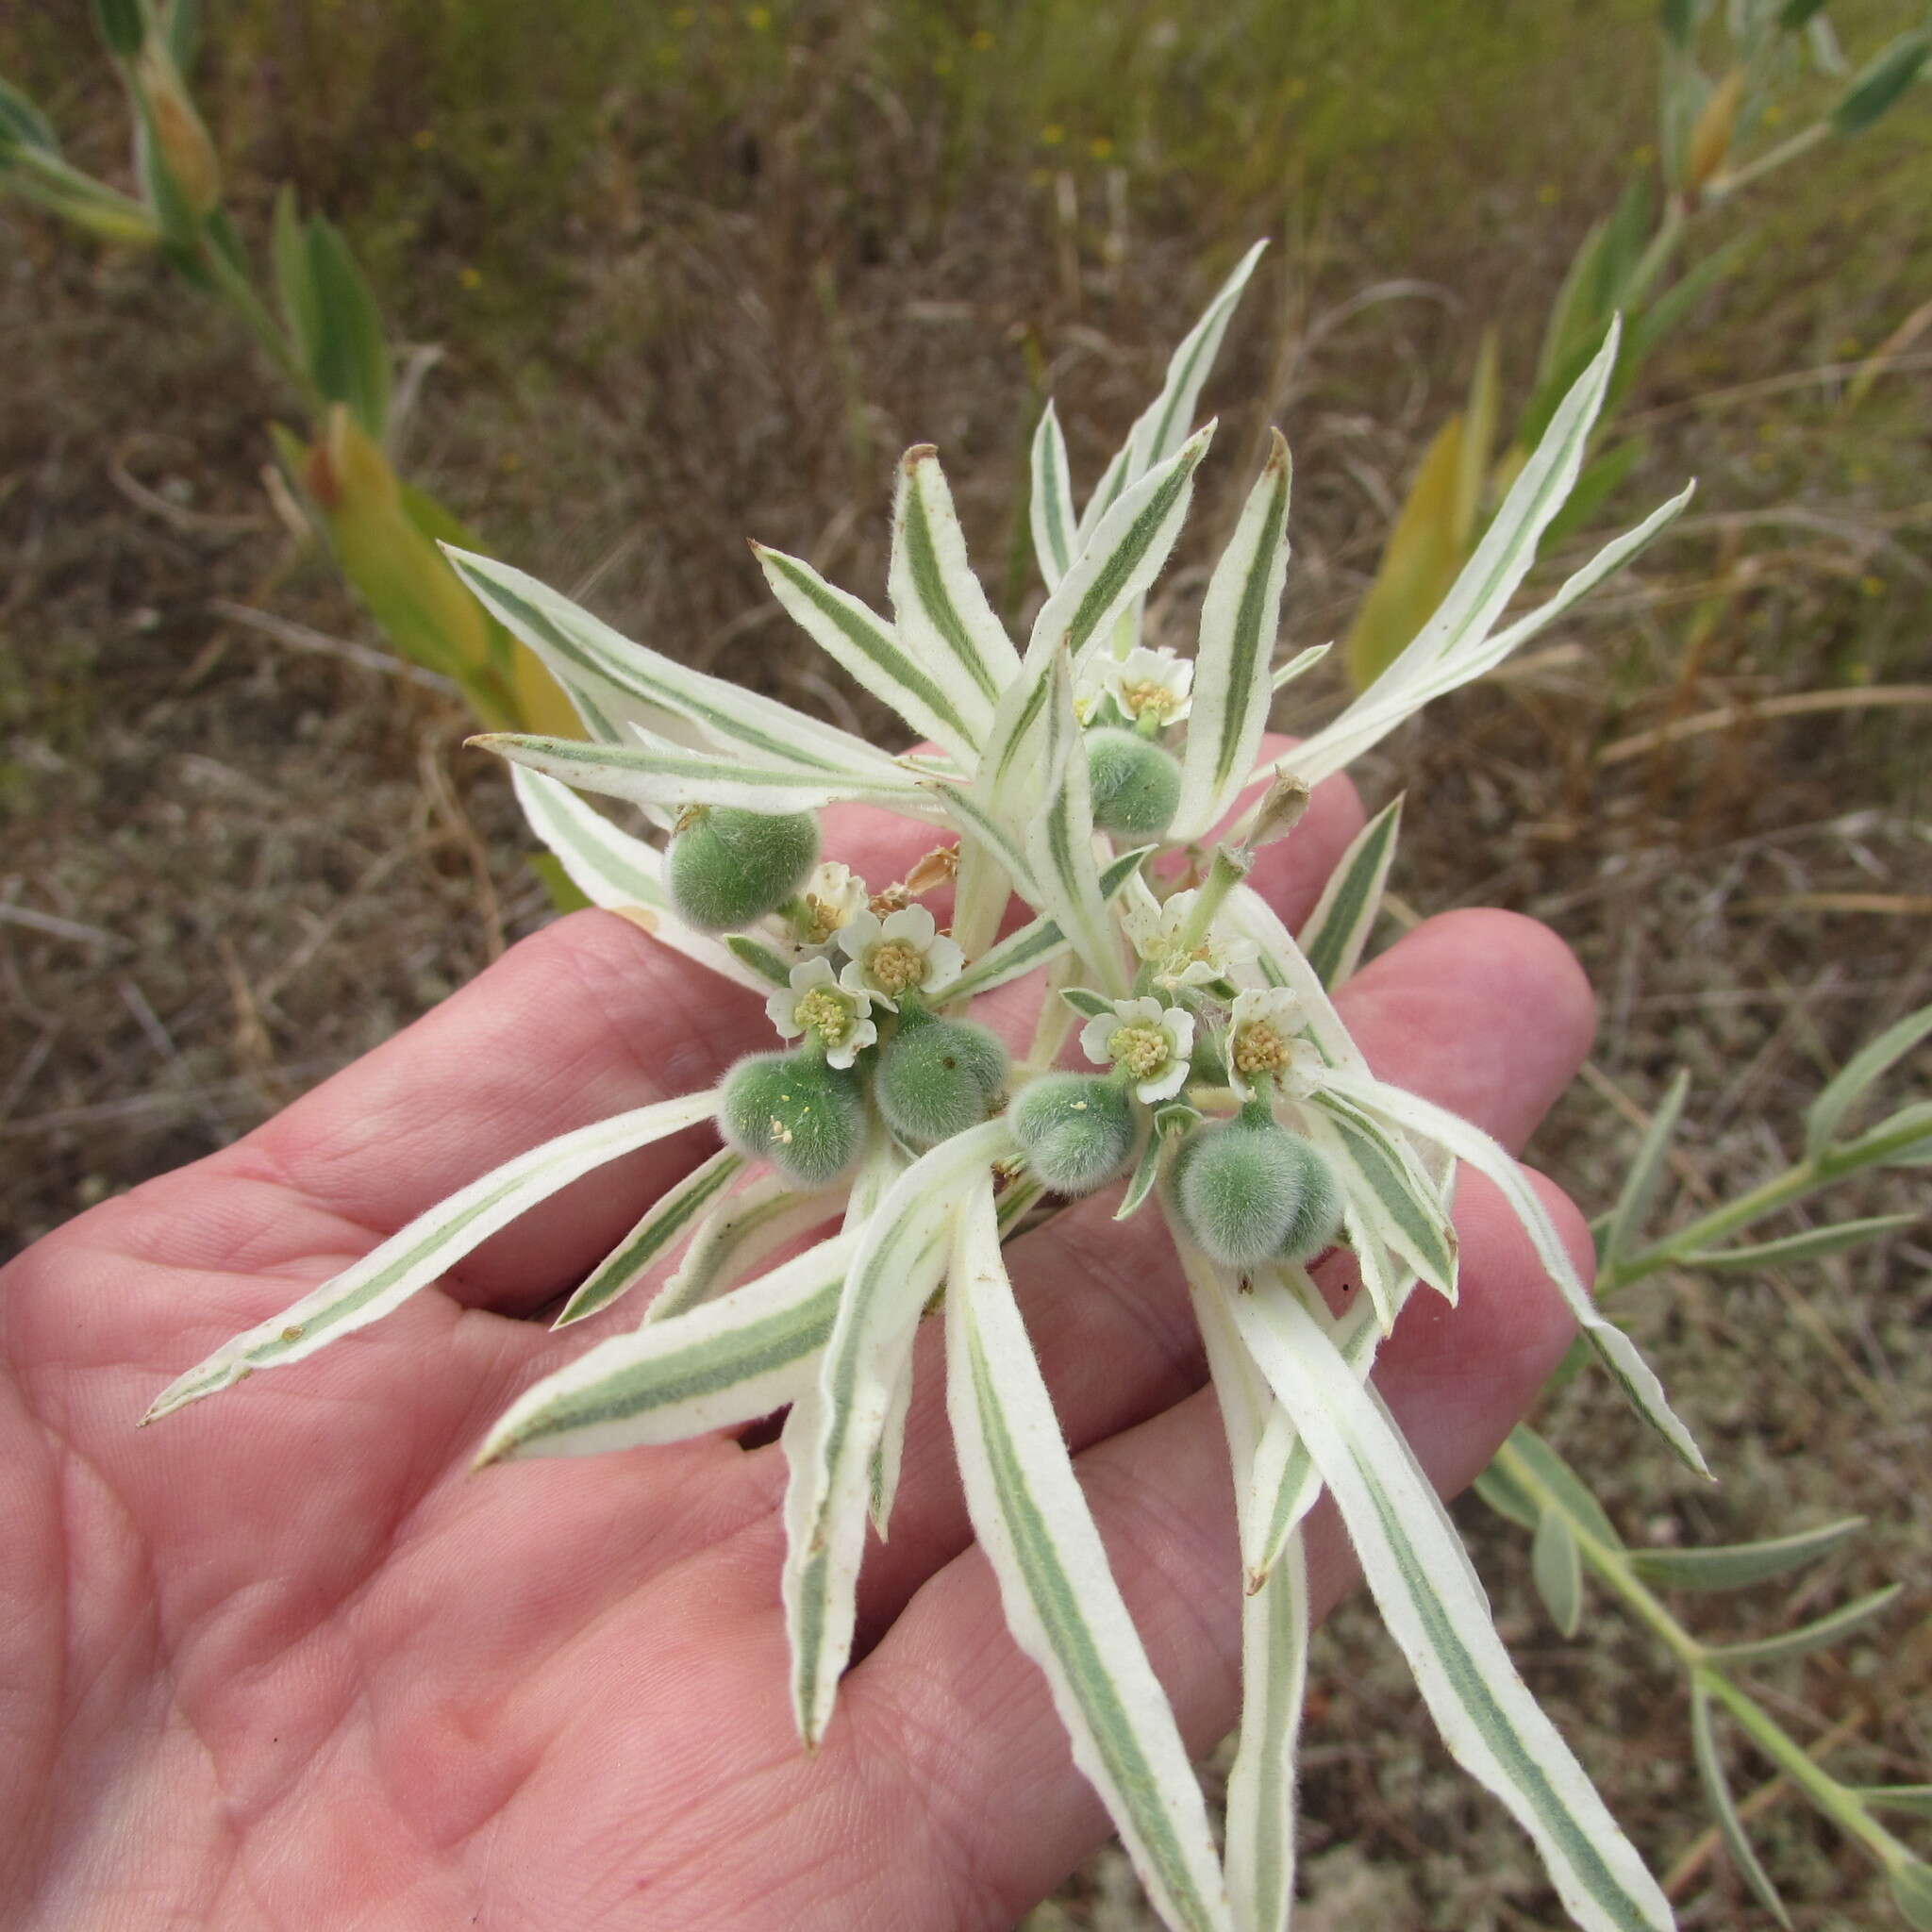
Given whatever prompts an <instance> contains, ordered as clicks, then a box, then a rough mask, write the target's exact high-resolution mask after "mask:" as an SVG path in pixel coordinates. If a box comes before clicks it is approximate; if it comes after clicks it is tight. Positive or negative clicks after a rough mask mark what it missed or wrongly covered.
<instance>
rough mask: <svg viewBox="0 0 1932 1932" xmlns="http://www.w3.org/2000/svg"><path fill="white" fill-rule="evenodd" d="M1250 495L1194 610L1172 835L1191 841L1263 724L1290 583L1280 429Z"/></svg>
mask: <svg viewBox="0 0 1932 1932" xmlns="http://www.w3.org/2000/svg"><path fill="white" fill-rule="evenodd" d="M1270 437H1271V441H1270V445H1269V452H1268V460H1267V462H1266V463H1265V464H1264V465H1263V466H1262V470H1261V475H1260V478H1259V480H1258V481H1257V483H1256V484H1255V487H1254V489H1253V490H1251V491H1249V493H1248V500H1247V503H1246V505H1245V506H1244V507H1243V508H1242V510H1241V520H1240V522H1239V523H1238V524H1237V525H1235V532H1234V536H1233V538H1232V539H1231V540H1230V541H1229V542H1228V546H1227V548H1226V550H1225V551H1224V552H1223V553H1222V557H1221V560H1220V561H1219V562H1218V563H1217V564H1216V565H1215V567H1214V575H1212V577H1210V578H1209V580H1208V594H1207V598H1206V600H1205V602H1204V603H1203V605H1202V607H1201V638H1200V647H1199V650H1198V651H1197V652H1196V654H1195V659H1194V692H1193V704H1192V707H1191V709H1190V711H1189V713H1188V741H1187V749H1186V753H1185V756H1184V757H1183V758H1182V760H1181V795H1180V804H1179V806H1178V807H1177V808H1176V809H1175V811H1174V825H1173V828H1172V830H1171V832H1170V834H1169V836H1170V837H1171V838H1173V839H1175V840H1183V839H1197V838H1199V837H1201V835H1202V834H1203V833H1205V832H1206V831H1207V830H1208V827H1209V826H1210V825H1212V824H1214V823H1215V822H1216V820H1218V819H1219V818H1220V817H1221V815H1222V814H1223V813H1224V811H1225V810H1226V809H1227V808H1228V807H1229V806H1230V805H1232V804H1233V803H1234V797H1235V794H1236V792H1238V791H1240V790H1241V787H1242V786H1243V785H1244V784H1246V782H1247V777H1248V769H1249V767H1250V766H1251V765H1252V764H1253V763H1254V762H1255V752H1256V749H1257V746H1258V745H1259V744H1260V742H1261V733H1262V730H1263V729H1264V728H1265V726H1266V725H1267V723H1268V705H1269V701H1270V699H1271V698H1272V697H1273V695H1274V691H1273V687H1272V685H1271V683H1270V680H1269V675H1268V673H1269V666H1270V665H1271V664H1272V663H1273V662H1274V633H1275V629H1276V626H1277V625H1279V623H1280V621H1281V592H1282V587H1283V585H1284V584H1286V582H1287V581H1288V503H1289V491H1290V486H1291V480H1292V476H1293V465H1292V463H1291V461H1290V460H1289V454H1288V444H1287V442H1286V441H1283V439H1282V435H1281V432H1280V430H1278V429H1276V430H1272V431H1271V432H1270Z"/></svg>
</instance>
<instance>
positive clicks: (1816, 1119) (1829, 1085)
mask: <svg viewBox="0 0 1932 1932" xmlns="http://www.w3.org/2000/svg"><path fill="white" fill-rule="evenodd" d="M1927 1034H1932V1007H1921V1008H1919V1010H1918V1011H1917V1012H1916V1013H1907V1015H1906V1017H1905V1018H1904V1019H1903V1020H1900V1021H1898V1022H1896V1023H1895V1024H1892V1025H1890V1026H1888V1027H1887V1028H1886V1029H1885V1031H1884V1032H1883V1033H1881V1034H1879V1036H1878V1037H1877V1038H1876V1039H1875V1040H1872V1041H1867V1042H1866V1044H1865V1045H1864V1046H1862V1047H1860V1048H1859V1050H1858V1051H1857V1053H1855V1054H1854V1055H1853V1056H1852V1057H1851V1058H1850V1059H1849V1060H1847V1061H1846V1062H1845V1064H1844V1066H1843V1067H1842V1068H1840V1071H1839V1072H1838V1073H1837V1074H1834V1075H1833V1076H1832V1078H1831V1079H1830V1080H1828V1081H1827V1082H1826V1083H1825V1085H1824V1089H1823V1091H1821V1092H1820V1093H1819V1095H1818V1098H1817V1099H1816V1100H1814V1101H1813V1102H1812V1103H1811V1106H1810V1108H1809V1110H1808V1111H1807V1113H1806V1115H1805V1152H1806V1153H1807V1155H1808V1156H1809V1157H1810V1158H1812V1159H1813V1160H1815V1159H1817V1158H1818V1157H1819V1156H1820V1155H1821V1154H1823V1153H1824V1150H1825V1149H1826V1148H1827V1147H1829V1146H1830V1145H1831V1143H1832V1142H1833V1141H1835V1140H1837V1139H1838V1131H1839V1128H1840V1126H1841V1125H1842V1124H1844V1117H1845V1115H1846V1114H1847V1113H1849V1112H1850V1111H1851V1109H1852V1108H1853V1107H1854V1106H1855V1105H1856V1104H1857V1101H1858V1100H1859V1099H1860V1098H1861V1097H1862V1096H1863V1095H1864V1093H1865V1091H1867V1089H1869V1088H1870V1087H1871V1086H1873V1084H1874V1082H1875V1081H1877V1080H1878V1079H1879V1078H1880V1077H1881V1076H1882V1075H1883V1074H1886V1073H1888V1072H1889V1071H1890V1069H1891V1068H1892V1067H1893V1066H1895V1065H1896V1064H1897V1063H1898V1062H1899V1061H1900V1060H1902V1059H1903V1058H1905V1057H1906V1055H1907V1054H1908V1053H1910V1052H1911V1050H1912V1049H1913V1047H1915V1046H1917V1045H1918V1043H1919V1042H1920V1041H1922V1040H1924V1038H1925V1037H1926V1035H1927Z"/></svg>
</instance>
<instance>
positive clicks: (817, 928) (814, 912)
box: [798, 858, 872, 946]
mask: <svg viewBox="0 0 1932 1932" xmlns="http://www.w3.org/2000/svg"><path fill="white" fill-rule="evenodd" d="M798 896H799V897H800V898H801V899H802V900H804V902H805V904H806V907H807V908H808V910H809V912H810V913H811V929H810V930H809V931H808V932H806V933H804V934H802V935H801V937H802V938H803V940H804V941H805V943H806V944H807V945H808V946H819V945H824V942H825V941H827V940H829V939H831V938H832V937H833V936H834V934H836V933H837V932H839V931H840V930H841V927H843V926H844V925H846V924H848V923H849V922H850V921H852V920H853V919H855V918H857V917H858V914H859V913H861V912H863V911H864V910H865V908H867V906H869V905H870V904H871V903H872V895H871V894H870V893H869V892H868V891H866V885H865V881H864V880H863V879H862V878H860V877H859V876H858V874H857V873H855V872H854V871H853V870H852V869H851V867H850V866H845V865H841V864H840V863H839V861H838V860H837V859H835V858H828V859H825V860H824V861H822V862H821V863H820V865H819V866H818V868H817V869H816V870H815V871H814V872H813V874H812V875H811V877H810V878H808V880H806V882H805V890H804V891H802V892H801V893H800V894H799V895H798Z"/></svg>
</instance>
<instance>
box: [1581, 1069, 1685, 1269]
mask: <svg viewBox="0 0 1932 1932" xmlns="http://www.w3.org/2000/svg"><path fill="white" fill-rule="evenodd" d="M1690 1091H1691V1070H1690V1068H1689V1067H1680V1068H1679V1069H1678V1070H1677V1076H1676V1078H1675V1079H1674V1080H1673V1081H1672V1082H1671V1084H1670V1089H1669V1091H1667V1092H1666V1093H1665V1094H1664V1097H1663V1099H1662V1100H1661V1101H1659V1102H1658V1104H1657V1111H1656V1112H1655V1113H1654V1114H1652V1115H1651V1117H1650V1124H1649V1125H1647V1126H1646V1127H1645V1128H1644V1130H1643V1139H1642V1140H1641V1141H1640V1142H1639V1143H1638V1147H1637V1158H1636V1159H1635V1160H1633V1161H1632V1162H1631V1163H1630V1172H1629V1174H1626V1175H1625V1176H1624V1186H1623V1188H1622V1190H1621V1191H1619V1193H1618V1195H1617V1205H1616V1206H1615V1207H1614V1208H1611V1209H1610V1218H1609V1220H1608V1222H1607V1224H1605V1227H1604V1234H1603V1241H1602V1244H1601V1246H1600V1248H1599V1250H1598V1259H1599V1260H1600V1261H1601V1262H1602V1263H1603V1265H1604V1266H1605V1267H1609V1266H1611V1265H1612V1264H1613V1263H1615V1262H1616V1261H1618V1260H1620V1259H1622V1258H1623V1257H1624V1256H1625V1255H1627V1254H1628V1253H1629V1252H1630V1249H1631V1246H1632V1244H1633V1243H1634V1242H1635V1241H1637V1240H1638V1238H1639V1237H1640V1236H1641V1234H1642V1232H1643V1226H1644V1224H1645V1222H1646V1221H1647V1220H1648V1219H1649V1217H1650V1207H1651V1203H1652V1202H1653V1201H1654V1200H1655V1199H1656V1198H1657V1184H1658V1183H1659V1182H1660V1181H1661V1180H1662V1179H1663V1176H1664V1165H1665V1162H1666V1161H1667V1160H1668V1159H1669V1158H1670V1152H1671V1139H1672V1136H1673V1135H1674V1134H1675V1133H1676V1131H1677V1122H1678V1120H1679V1118H1680V1117H1681V1116H1682V1114H1683V1111H1684V1102H1685V1100H1686V1098H1687V1097H1688V1096H1689V1094H1690Z"/></svg>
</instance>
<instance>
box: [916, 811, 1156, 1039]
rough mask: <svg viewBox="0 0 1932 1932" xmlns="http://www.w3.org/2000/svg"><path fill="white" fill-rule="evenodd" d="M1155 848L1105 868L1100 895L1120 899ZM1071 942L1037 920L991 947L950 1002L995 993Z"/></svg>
mask: <svg viewBox="0 0 1932 1932" xmlns="http://www.w3.org/2000/svg"><path fill="white" fill-rule="evenodd" d="M1155 849H1156V848H1155V847H1154V846H1152V845H1141V846H1137V847H1136V848H1135V849H1134V850H1133V851H1132V852H1124V853H1122V854H1121V856H1120V857H1119V858H1116V859H1114V860H1112V861H1111V862H1110V863H1109V864H1108V865H1107V866H1106V867H1104V868H1103V869H1102V871H1101V874H1100V896H1101V897H1102V898H1103V899H1105V900H1108V901H1109V902H1110V901H1112V900H1114V899H1116V898H1118V897H1119V896H1120V893H1121V891H1122V889H1123V888H1124V886H1125V885H1126V882H1127V881H1128V880H1129V879H1130V878H1132V877H1133V876H1134V875H1135V874H1137V873H1138V872H1139V871H1140V870H1141V865H1142V864H1143V863H1144V862H1145V861H1146V859H1147V858H1149V856H1150V855H1151V854H1152V853H1153V852H1154V851H1155ZM1066 945H1067V941H1066V939H1065V937H1064V935H1063V934H1062V933H1061V931H1060V929H1059V927H1058V925H1056V924H1054V922H1053V921H1052V920H1051V919H1036V920H1033V921H1032V922H1031V923H1030V924H1026V925H1023V926H1022V927H1021V928H1020V929H1019V930H1018V931H1017V932H1012V933H1008V935H1007V937H1006V938H1005V939H1003V940H1001V941H999V943H998V944H997V945H994V946H989V947H988V948H987V950H986V951H985V952H984V953H982V954H981V955H980V956H979V958H976V959H975V960H974V962H973V964H972V965H970V966H969V967H967V969H966V970H965V972H964V973H962V974H960V975H959V977H958V979H956V980H954V981H953V983H952V984H951V985H950V986H948V987H947V988H946V989H945V997H946V999H947V1001H948V1002H951V1001H954V1000H959V999H965V998H968V997H971V996H974V995H976V994H979V993H982V992H991V991H992V989H993V988H994V987H996V986H1004V985H1006V983H1007V982H1008V980H1009V979H1018V978H1019V977H1020V976H1021V974H1025V973H1031V972H1032V971H1033V970H1034V969H1035V968H1036V967H1039V966H1044V965H1046V964H1047V963H1048V962H1049V961H1051V960H1053V959H1056V958H1058V957H1059V956H1060V955H1061V954H1062V953H1064V952H1065V951H1066Z"/></svg>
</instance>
